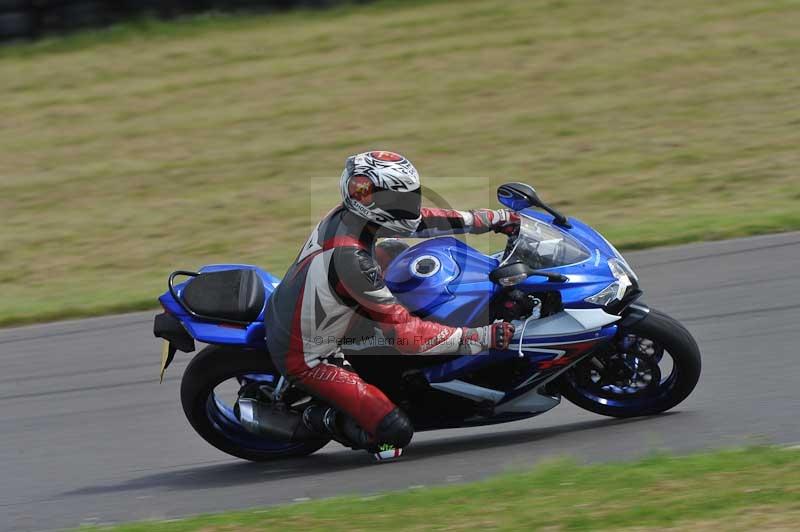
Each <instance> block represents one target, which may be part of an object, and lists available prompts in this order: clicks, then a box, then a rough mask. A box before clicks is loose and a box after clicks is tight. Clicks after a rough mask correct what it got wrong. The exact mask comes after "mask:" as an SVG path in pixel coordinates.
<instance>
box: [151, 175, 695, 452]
mask: <svg viewBox="0 0 800 532" xmlns="http://www.w3.org/2000/svg"><path fill="white" fill-rule="evenodd" d="M497 195H498V200H499V201H500V203H502V204H503V205H505V206H506V207H508V208H510V209H513V210H515V211H518V212H519V213H520V215H521V218H522V222H521V225H520V230H519V232H518V233H517V234H515V235H512V236H509V238H508V242H507V245H506V247H505V250H503V251H502V252H498V253H496V254H493V255H486V254H484V253H481V252H479V251H477V250H475V249H473V248H472V247H470V246H468V245H466V244H465V243H464V242H462V241H461V240H459V239H456V238H453V237H440V238H432V239H429V240H425V241H422V242H420V243H418V244H416V245H414V246H411V247H407V248H406V249H405V250H404V251H402V252H400V253H399V254H398V255H397V256H395V257H394V258H393V259H392V261H391V263H390V265H389V267H388V268H387V269H386V271H385V272H384V275H385V280H386V284H387V286H388V287H389V289H390V290H391V291H392V293H393V294H394V295H395V296H396V297H397V298H398V299H399V300H400V301H401V302H402V303H403V304H404V305H405V306H406V307H407V308H408V309H409V310H410V311H411V312H412V313H414V314H416V315H417V316H420V317H422V318H424V319H431V320H435V321H437V322H440V323H444V324H447V325H453V326H471V327H474V326H480V325H486V324H489V323H492V322H493V321H495V320H506V321H511V322H513V323H514V325H515V326H516V332H515V334H514V337H513V339H512V342H511V345H510V346H509V348H508V349H507V350H503V351H490V352H486V353H484V354H481V355H472V356H459V355H447V356H414V355H402V356H401V355H399V354H397V353H396V352H395V351H394V349H393V347H392V345H391V342H390V341H388V339H386V338H383V337H382V335H380V333H379V332H377V333H376V331H375V330H373V329H371V328H370V327H371V325H367V324H366V322H365V325H364V326H363V327H362V329H363V330H356V331H353V332H352V333H351V334H350V335H349V338H352V339H353V341H352V342H349V341H348V342H347V345H342V349H343V350H344V352H345V354H346V355H347V359H348V360H349V361H350V362H351V364H352V365H353V367H354V369H355V370H356V371H357V372H358V373H359V375H360V376H361V377H362V378H363V379H364V380H366V381H368V382H370V383H372V384H374V385H375V386H377V387H379V388H380V389H381V390H383V392H384V393H385V394H386V395H387V396H388V397H389V398H390V399H391V400H392V401H393V402H394V403H395V404H397V405H398V406H400V407H401V408H402V409H403V410H404V411H405V412H406V413H407V414H408V416H409V418H410V419H411V420H412V422H413V424H414V428H415V430H416V431H422V430H436V429H445V428H454V427H470V426H478V425H489V424H494V423H504V422H507V421H516V420H519V419H524V418H528V417H532V416H536V415H539V414H542V413H544V412H547V411H548V410H550V409H552V408H554V407H555V406H557V405H558V404H559V403H560V402H561V399H562V397H564V398H566V399H568V400H569V401H571V402H572V403H574V404H576V405H578V406H580V407H581V408H584V409H586V410H590V411H592V412H595V413H598V414H602V415H606V416H613V417H633V416H647V415H653V414H658V413H660V412H664V411H665V410H668V409H670V408H672V407H674V406H675V405H677V404H679V403H680V402H681V401H683V400H684V399H685V398H686V397H687V396H688V395H689V394H690V393H691V392H692V390H693V389H694V387H695V385H696V384H697V381H698V379H699V377H700V366H701V363H700V352H699V349H698V347H697V344H696V343H695V341H694V339H693V338H692V336H691V334H690V333H689V332H688V331H687V330H686V328H685V327H683V326H682V325H681V324H680V323H679V322H678V321H676V320H674V319H673V318H671V317H669V316H667V315H666V314H664V313H662V312H658V311H656V310H654V309H650V308H648V307H647V306H646V305H644V304H642V303H641V302H639V297H640V296H641V295H642V291H641V289H640V287H639V280H638V278H637V276H636V274H635V273H634V271H633V270H632V269H631V267H630V265H629V264H628V263H627V262H626V261H625V259H624V258H623V256H622V255H621V254H620V253H619V252H618V251H617V250H616V249H615V248H614V246H612V245H611V244H610V243H609V242H608V241H607V240H606V239H605V238H603V236H602V235H600V234H599V233H598V232H597V231H595V230H594V229H592V228H591V227H589V226H588V225H586V224H584V223H581V222H580V221H579V220H576V219H574V218H568V217H566V216H564V215H562V214H561V213H560V212H558V211H557V210H555V209H553V208H552V207H550V206H549V205H547V204H545V203H544V202H543V201H542V200H541V199H540V198H539V197H538V195H537V194H536V192H535V191H534V189H533V188H532V187H530V186H528V185H525V184H522V183H508V184H505V185H502V186H501V187H500V188H499V189H498V191H497ZM534 209H536V210H534ZM540 211H543V212H540ZM279 283H280V279H278V278H277V277H275V276H273V275H272V274H270V273H268V272H266V271H264V270H262V269H260V268H259V267H257V266H249V265H241V264H220V265H213V266H205V267H203V268H201V269H200V270H199V271H196V272H194V271H177V272H174V273H173V274H172V275H170V276H169V282H168V286H169V289H168V290H167V292H166V293H164V294H163V295H162V296H161V297H160V298H159V300H160V302H161V305H162V307H163V309H164V312H163V313H161V314H159V315H157V316H156V318H155V325H154V332H155V335H156V336H157V337H160V338H163V339H164V343H163V351H162V360H161V376H162V378H163V375H164V371H165V370H166V369H167V366H169V364H170V363H171V362H172V360H173V358H174V356H175V353H176V351H183V352H186V353H190V352H193V351H195V349H196V343H197V342H200V343H203V344H207V345H206V347H204V348H203V349H202V350H201V351H200V352H199V353H198V354H197V355H196V356H195V357H194V358H193V359H192V360H191V362H190V363H189V365H188V366H187V367H186V370H185V372H184V375H183V379H182V383H181V401H182V404H183V410H184V412H185V414H186V417H187V418H188V420H189V422H190V423H191V425H192V427H194V429H195V430H196V431H197V432H198V433H199V434H200V435H201V436H202V437H203V438H205V439H206V440H207V441H208V442H209V443H210V444H211V445H213V446H215V447H217V448H218V449H220V450H222V451H224V452H226V453H228V454H231V455H234V456H237V457H240V458H244V459H247V460H256V461H263V460H271V459H275V458H281V457H288V456H303V455H308V454H311V453H313V452H314V451H316V450H318V449H320V448H321V447H323V446H324V445H326V444H327V443H328V442H329V440H328V439H326V438H325V437H324V436H322V435H320V436H318V437H307V438H306V439H303V440H300V441H297V440H295V439H293V436H292V431H291V430H290V427H293V426H294V424H293V423H294V421H293V420H295V419H296V416H298V415H299V413H300V412H302V411H303V410H304V409H305V408H306V407H307V406H308V405H309V403H311V402H312V401H317V399H315V398H313V397H310V396H309V395H308V394H307V393H306V392H304V391H303V390H302V389H299V388H297V387H295V386H293V385H292V384H291V383H289V382H288V381H287V380H286V379H284V378H283V377H282V376H281V375H280V373H279V372H278V371H277V370H276V369H275V367H274V366H273V365H272V362H271V360H270V356H269V354H268V353H267V347H266V343H265V337H266V335H269V334H271V331H267V330H265V328H264V309H265V306H266V304H267V302H268V300H269V297H270V295H271V294H272V292H273V290H274V289H275V287H276V286H277V285H278V284H279ZM391 355H397V356H391ZM245 396H246V397H248V398H252V397H254V396H256V397H258V400H259V401H260V403H261V404H262V405H266V406H265V408H266V415H265V416H262V420H263V419H266V420H267V423H261V424H259V425H258V426H253V424H252V423H248V422H246V421H242V416H241V412H240V408H239V404H238V401H239V398H241V397H245Z"/></svg>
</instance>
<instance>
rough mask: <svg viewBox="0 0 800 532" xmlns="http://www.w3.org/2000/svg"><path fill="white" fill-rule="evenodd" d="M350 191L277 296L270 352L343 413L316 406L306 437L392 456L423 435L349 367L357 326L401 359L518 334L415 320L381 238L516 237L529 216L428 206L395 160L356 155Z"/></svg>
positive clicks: (401, 161) (345, 179) (486, 344)
mask: <svg viewBox="0 0 800 532" xmlns="http://www.w3.org/2000/svg"><path fill="white" fill-rule="evenodd" d="M340 185H341V187H340V188H341V195H342V204H341V205H339V206H338V207H336V208H334V209H333V210H332V211H331V212H330V213H328V214H327V215H326V216H325V218H323V220H322V221H321V222H320V223H319V224H318V225H317V226H316V227H315V228H314V230H313V231H312V233H311V235H310V237H309V238H308V240H307V241H306V243H305V244H304V245H303V247H302V249H301V250H300V253H299V254H298V256H297V258H296V259H295V262H294V263H293V264H292V266H291V267H290V268H289V270H288V271H287V272H286V275H285V276H284V278H283V281H282V282H281V283H280V284H279V285H278V287H277V288H276V289H275V291H274V292H273V294H272V297H271V298H270V304H269V306H268V308H267V311H266V315H265V326H266V330H267V346H268V348H269V352H270V355H271V357H272V360H273V362H274V363H275V365H276V367H277V368H278V370H279V371H280V372H281V374H282V375H284V376H285V377H286V378H287V379H288V380H289V381H290V382H292V383H294V384H295V385H297V386H299V387H300V388H302V389H304V390H306V391H307V392H309V393H310V394H311V395H312V396H315V397H317V398H319V399H321V400H323V401H325V403H327V404H330V405H332V406H333V408H328V407H322V406H319V405H314V406H310V407H309V408H307V409H306V410H305V412H304V413H303V424H304V425H305V426H304V428H305V429H307V430H310V431H313V432H315V433H322V434H325V435H328V436H330V437H331V438H333V439H336V440H337V441H340V442H342V443H344V444H346V445H349V446H351V447H353V448H363V449H367V450H368V451H370V452H373V453H375V456H376V458H377V459H384V458H391V457H396V456H399V455H400V454H401V452H402V448H403V447H405V446H406V445H408V443H409V442H410V441H411V437H412V435H413V432H414V431H413V427H412V426H411V423H410V421H409V419H408V417H407V416H406V414H405V413H404V412H403V411H402V410H400V409H399V408H397V407H396V406H395V405H394V404H393V403H392V402H391V401H390V400H389V399H388V398H387V397H386V395H384V393H383V392H381V391H380V390H379V389H378V388H376V387H375V386H372V385H370V384H368V383H366V382H365V381H363V380H362V379H361V378H360V377H359V376H358V375H357V374H356V373H355V372H354V371H353V370H352V369H351V368H350V366H349V364H348V363H347V362H346V360H345V359H344V356H343V355H342V353H341V349H340V344H341V342H342V340H343V338H345V337H346V334H347V331H348V327H349V325H350V323H351V320H353V319H354V318H355V317H357V316H361V317H366V318H368V319H370V320H372V321H373V322H374V324H375V325H376V326H377V328H379V329H380V330H381V331H382V332H383V334H384V335H385V336H386V337H387V338H389V339H392V340H394V342H393V343H394V346H395V348H396V349H397V350H398V351H399V352H401V353H403V354H421V355H428V354H429V355H438V354H450V353H453V354H455V353H460V354H478V353H481V352H485V351H487V350H488V349H505V348H506V347H508V343H509V341H510V339H511V336H512V335H513V333H514V328H513V326H512V325H511V324H510V323H507V322H496V323H493V324H491V325H485V326H482V327H449V326H446V325H442V324H439V323H435V322H432V321H426V320H422V319H420V318H418V317H415V316H413V315H411V314H410V313H409V312H408V310H407V309H406V308H405V307H404V306H403V305H401V304H400V303H399V302H398V301H397V300H396V299H395V298H394V296H393V295H392V293H391V292H390V291H389V289H388V288H387V287H386V285H385V283H384V280H383V274H382V271H381V267H380V266H379V263H378V261H377V260H376V239H377V238H381V237H429V236H435V235H444V234H454V233H472V234H480V233H486V232H488V231H492V230H494V231H495V232H504V233H513V232H514V231H517V230H518V228H519V215H518V214H516V213H514V212H513V211H508V210H488V209H479V210H472V211H457V210H450V209H429V208H424V207H421V186H420V179H419V175H418V173H417V170H416V169H415V168H414V166H413V165H412V164H411V162H410V161H409V160H408V159H406V158H405V157H403V156H402V155H399V154H397V153H393V152H387V151H371V152H366V153H360V154H357V155H353V156H351V157H349V158H348V159H347V162H346V165H345V169H344V172H343V173H342V176H341V181H340ZM393 247H395V248H396V244H393ZM378 249H379V250H380V246H379V247H378ZM384 251H385V250H384ZM379 254H380V251H379Z"/></svg>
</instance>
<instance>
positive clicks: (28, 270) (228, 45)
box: [0, 0, 800, 324]
mask: <svg viewBox="0 0 800 532" xmlns="http://www.w3.org/2000/svg"><path fill="white" fill-rule="evenodd" d="M798 20H800V4H798V3H797V2H796V1H794V0H774V1H772V2H767V3H765V2H762V1H760V0H731V1H729V2H723V3H720V2H714V1H711V0H701V1H698V0H674V1H672V2H660V3H643V2H639V1H637V0H611V1H607V2H593V1H590V0H533V1H527V0H465V1H462V2H442V1H440V2H436V1H428V2H413V3H408V2H377V3H375V4H369V5H363V6H346V7H342V8H336V9H332V10H328V11H320V12H308V11H303V12H298V13H288V14H278V15H264V16H204V17H198V18H191V19H187V20H184V21H179V22H176V23H164V22H142V23H138V24H129V25H124V26H121V27H117V28H114V29H111V30H105V31H97V32H88V33H84V34H80V35H77V36H73V37H68V38H66V39H64V40H49V41H44V42H40V43H33V44H30V45H15V46H10V47H6V48H3V49H2V50H0V94H2V98H0V214H1V215H2V216H0V218H1V221H0V324H10V323H19V322H23V321H37V320H42V319H54V318H64V317H74V316H83V315H91V314H99V313H104V312H108V311H117V310H132V309H138V308H148V307H151V306H152V304H153V303H154V302H155V296H156V295H157V294H158V293H160V292H161V291H163V289H164V285H165V281H164V280H165V277H166V274H167V273H168V272H169V271H171V270H173V269H178V268H195V267H197V266H199V265H202V264H205V263H211V262H246V263H257V264H260V265H262V266H264V267H265V268H267V269H269V270H270V271H273V272H275V273H276V274H278V275H281V274H282V273H283V272H284V271H285V268H286V266H287V265H288V263H289V261H290V260H291V259H292V258H293V257H294V256H295V254H296V252H297V249H298V248H299V246H300V245H301V244H302V242H303V241H304V240H305V238H306V236H307V234H308V232H309V230H310V228H311V226H312V225H313V224H314V222H315V220H316V219H318V217H319V216H320V215H321V214H322V213H324V212H325V211H326V210H327V209H329V208H330V207H331V206H332V205H333V204H335V203H336V202H337V201H338V178H337V176H338V174H339V172H340V167H341V165H342V163H343V160H344V157H345V156H346V155H348V154H350V153H354V152H357V151H361V150H366V149H373V148H385V149H394V150H397V151H401V152H404V153H406V154H407V155H408V156H409V157H411V158H412V160H414V161H415V163H416V164H417V166H418V168H419V169H420V170H421V172H422V173H423V174H424V175H425V176H427V177H426V184H427V185H428V186H429V187H431V188H432V189H434V190H435V191H436V192H437V193H438V194H440V195H441V196H442V197H444V198H446V200H447V201H448V202H449V203H450V204H452V205H454V206H456V207H460V208H473V207H479V206H493V205H496V203H495V199H494V187H495V186H496V185H497V184H499V183H501V182H503V181H505V180H509V179H513V180H525V181H528V182H530V183H532V184H534V185H535V186H536V187H537V188H538V189H539V191H540V192H541V193H542V195H543V197H545V198H546V199H548V200H550V201H552V202H553V203H554V204H555V205H557V206H559V207H561V208H562V209H563V210H564V211H566V212H567V213H569V214H572V215H575V216H578V217H580V218H582V219H584V220H585V221H587V222H589V223H592V224H594V225H596V226H597V227H598V228H599V229H600V230H601V231H603V232H604V233H605V234H606V235H607V236H608V237H609V239H611V240H612V241H614V242H615V243H617V244H619V245H620V246H621V247H622V248H633V247H637V248H641V247H647V246H652V245H656V244H671V243H680V242H688V241H693V240H703V239H709V238H724V237H729V236H742V235H748V234H756V233H765V232H774V231H782V230H788V229H798V228H800V208H798V205H800V176H798V173H797V168H798V167H800V151H798V150H797V131H798V127H799V126H800V107H798V106H797V105H796V101H797V97H796V96H797V93H798V90H799V89H800V81H799V79H800V78H798V77H797V75H796V68H795V66H796V63H797V61H796V59H797V57H798V56H800V35H799V34H798V32H797V31H796V28H797V21H798ZM437 176H450V177H437ZM462 176H483V177H480V178H478V177H472V178H469V177H462ZM474 243H479V244H480V246H481V247H482V248H483V249H490V248H497V247H499V246H500V245H501V243H500V242H498V241H497V240H493V241H490V240H489V239H488V237H487V238H484V239H480V240H475V241H474Z"/></svg>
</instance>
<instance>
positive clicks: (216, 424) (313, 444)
mask: <svg viewBox="0 0 800 532" xmlns="http://www.w3.org/2000/svg"><path fill="white" fill-rule="evenodd" d="M279 377H280V376H279V374H278V372H277V371H276V370H275V368H274V367H273V365H272V362H271V361H270V359H269V355H268V354H266V353H264V352H262V351H255V350H245V349H237V348H230V347H222V346H215V345H212V346H209V347H206V348H205V349H203V350H202V351H200V353H198V354H197V356H195V357H194V358H193V359H192V361H191V362H190V363H189V365H188V366H187V368H186V372H185V373H184V375H183V380H182V381H181V403H182V405H183V411H184V413H185V414H186V418H187V419H188V420H189V423H190V424H191V425H192V427H193V428H194V430H196V431H197V433H198V434H200V436H202V437H203V439H205V440H206V441H207V442H208V443H210V444H211V445H213V446H214V447H216V448H217V449H219V450H220V451H223V452H225V453H228V454H230V455H233V456H236V457H238V458H243V459H245V460H252V461H256V462H263V461H267V460H274V459H277V458H287V457H296V456H306V455H309V454H311V453H313V452H315V451H317V450H319V449H321V448H322V447H324V446H325V445H326V444H327V443H328V440H315V441H307V442H284V441H274V440H269V439H266V438H264V436H261V435H257V434H254V433H252V432H249V431H247V430H246V429H245V428H244V427H243V426H242V425H241V424H240V423H239V421H238V419H236V416H235V415H234V411H233V407H234V403H235V398H236V392H237V391H238V389H239V388H240V387H241V385H242V384H244V383H247V382H251V383H252V382H253V381H254V380H255V381H257V382H263V383H265V384H267V383H273V382H275V381H277V379H278V378H279Z"/></svg>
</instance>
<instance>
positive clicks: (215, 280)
mask: <svg viewBox="0 0 800 532" xmlns="http://www.w3.org/2000/svg"><path fill="white" fill-rule="evenodd" d="M181 297H182V299H183V302H184V304H185V305H186V306H187V307H188V308H189V309H190V310H192V311H193V312H195V313H196V314H199V315H201V316H204V317H210V318H218V319H220V320H232V321H242V322H252V321H255V320H256V319H258V316H259V314H261V310H262V309H263V308H264V302H265V300H266V294H265V291H264V283H263V282H262V280H261V277H260V276H259V275H258V273H256V271H255V270H223V271H216V272H207V273H201V274H200V275H198V276H197V277H194V278H192V279H191V280H189V281H188V283H187V284H186V286H185V287H184V289H183V293H182V294H181Z"/></svg>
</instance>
